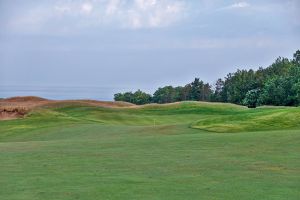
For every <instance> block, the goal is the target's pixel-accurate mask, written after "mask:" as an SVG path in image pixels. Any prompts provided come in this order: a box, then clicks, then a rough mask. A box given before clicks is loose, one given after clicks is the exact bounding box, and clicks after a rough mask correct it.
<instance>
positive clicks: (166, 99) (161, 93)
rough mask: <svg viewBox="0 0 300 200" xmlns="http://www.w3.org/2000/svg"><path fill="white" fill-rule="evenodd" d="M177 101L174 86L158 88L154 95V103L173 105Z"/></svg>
mask: <svg viewBox="0 0 300 200" xmlns="http://www.w3.org/2000/svg"><path fill="white" fill-rule="evenodd" d="M175 101H176V91H175V89H174V88H173V87H172V86H165V87H163V88H158V89H157V90H156V91H155V92H154V94H153V102H154V103H171V102H175Z"/></svg>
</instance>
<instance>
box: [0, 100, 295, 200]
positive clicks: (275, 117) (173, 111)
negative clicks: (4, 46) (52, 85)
mask: <svg viewBox="0 0 300 200" xmlns="http://www.w3.org/2000/svg"><path fill="white" fill-rule="evenodd" d="M35 100H36V101H35V102H36V104H32V102H33V101H28V100H26V99H25V102H26V103H27V104H28V105H30V106H28V107H27V108H28V110H27V112H26V113H25V114H24V116H23V117H22V118H18V119H14V120H5V121H0V163H1V165H0V185H1V187H0V199H22V200H32V199H43V200H52V199H57V200H68V199H70V200H71V199H82V200H85V199H86V200H88V199H112V200H119V199H166V200H168V199H170V200H179V199H199V198H201V199H204V200H206V199H207V200H210V199H224V200H227V199H228V200H232V199H243V200H252V199H287V198H288V199H290V200H298V199H299V195H300V192H299V189H298V188H299V187H300V185H299V180H300V160H299V154H300V149H299V147H300V127H299V125H298V121H299V114H298V113H300V112H299V108H286V107H262V108H257V109H248V108H246V107H242V106H237V105H234V104H222V103H205V102H181V103H172V104H164V105H158V104H151V105H144V106H135V105H132V104H124V103H122V102H117V103H115V102H98V101H91V100H75V101H51V100H44V99H35ZM13 101H14V102H13ZM13 101H10V102H9V103H13V104H11V105H13V106H18V105H23V106H24V105H26V104H25V103H24V99H22V102H20V101H21V100H20V101H18V99H17V103H16V102H15V101H16V99H14V100H13ZM18 102H19V103H22V104H19V103H18ZM4 103H8V102H7V100H4V101H2V104H1V106H3V105H7V104H4ZM17 117H18V116H17Z"/></svg>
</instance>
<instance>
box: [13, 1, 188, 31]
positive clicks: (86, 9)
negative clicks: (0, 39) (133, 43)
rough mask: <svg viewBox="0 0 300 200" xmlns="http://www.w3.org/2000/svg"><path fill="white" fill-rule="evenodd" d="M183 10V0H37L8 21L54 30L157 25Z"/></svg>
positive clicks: (163, 24)
mask: <svg viewBox="0 0 300 200" xmlns="http://www.w3.org/2000/svg"><path fill="white" fill-rule="evenodd" d="M185 11H186V10H185V1H183V0H131V1H129V0H77V1H70V0H58V1H47V3H45V2H41V3H40V4H37V5H35V6H34V7H32V8H30V9H29V10H23V12H20V13H19V14H18V15H17V16H16V17H15V18H14V19H13V20H12V21H11V23H10V24H11V25H12V26H13V28H15V29H18V30H22V29H24V30H25V31H26V30H28V31H36V30H41V29H43V28H45V27H46V26H48V27H47V29H48V30H47V31H49V29H51V26H53V27H52V28H53V29H56V30H59V29H60V27H63V30H66V29H68V30H72V29H80V28H85V29H86V28H88V27H95V26H96V27H105V26H109V27H115V28H127V29H141V28H159V27H166V26H170V25H172V24H174V23H176V22H178V21H180V20H181V19H182V18H183V16H184V12H185ZM53 22H56V23H53ZM55 26H56V27H55Z"/></svg>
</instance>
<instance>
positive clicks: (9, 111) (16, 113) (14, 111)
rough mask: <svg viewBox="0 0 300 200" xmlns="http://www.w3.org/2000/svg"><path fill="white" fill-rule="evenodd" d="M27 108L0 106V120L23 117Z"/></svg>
mask: <svg viewBox="0 0 300 200" xmlns="http://www.w3.org/2000/svg"><path fill="white" fill-rule="evenodd" d="M27 112H28V109H26V108H24V107H10V106H6V107H0V120H9V119H17V118H21V117H24V116H25V114H26V113H27Z"/></svg>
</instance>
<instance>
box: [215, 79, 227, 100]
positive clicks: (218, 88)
mask: <svg viewBox="0 0 300 200" xmlns="http://www.w3.org/2000/svg"><path fill="white" fill-rule="evenodd" d="M212 100H213V101H217V102H222V101H225V97H224V81H223V80H222V79H221V78H219V79H218V80H217V81H216V83H215V90H214V94H213V98H212Z"/></svg>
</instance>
